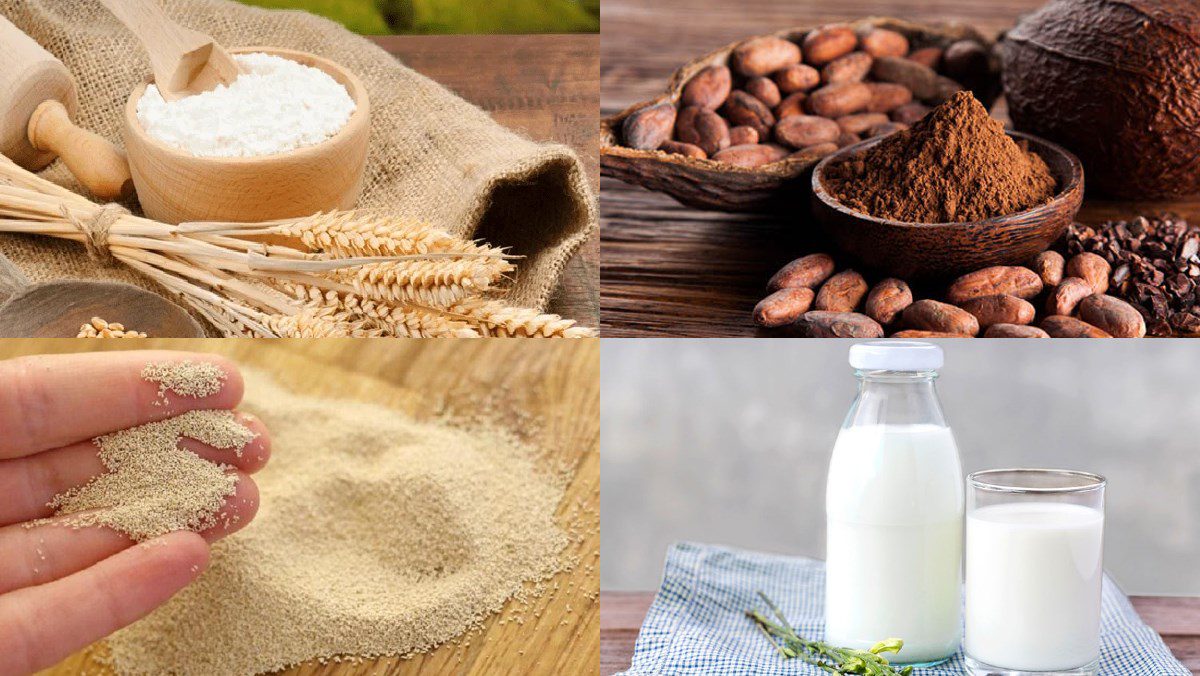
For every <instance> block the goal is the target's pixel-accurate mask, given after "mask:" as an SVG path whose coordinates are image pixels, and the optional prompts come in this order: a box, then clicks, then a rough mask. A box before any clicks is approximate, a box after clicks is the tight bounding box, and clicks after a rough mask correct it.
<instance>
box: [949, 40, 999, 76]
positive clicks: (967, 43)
mask: <svg viewBox="0 0 1200 676" xmlns="http://www.w3.org/2000/svg"><path fill="white" fill-rule="evenodd" d="M989 69H990V67H989V65H988V53H987V50H986V49H984V47H983V45H981V44H979V43H978V42H975V41H974V40H959V41H958V42H954V43H952V44H951V45H950V46H949V47H947V48H946V53H945V54H943V55H942V66H941V70H942V72H943V73H945V74H946V75H949V76H950V77H952V78H954V79H955V80H958V81H959V82H981V81H982V80H983V79H984V78H986V77H987V75H988V71H989Z"/></svg>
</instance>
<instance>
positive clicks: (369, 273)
mask: <svg viewBox="0 0 1200 676" xmlns="http://www.w3.org/2000/svg"><path fill="white" fill-rule="evenodd" d="M512 270H513V266H512V264H511V263H509V262H508V261H506V260H504V259H495V258H466V259H444V260H431V261H403V262H396V263H393V262H385V263H369V264H366V265H362V266H360V267H358V268H356V269H344V270H334V271H332V272H330V273H328V276H329V278H330V279H333V280H335V281H338V282H342V283H344V284H349V285H350V286H353V287H354V288H355V289H356V290H357V291H358V292H359V293H360V294H361V295H363V296H365V297H367V298H371V299H374V300H380V301H386V302H389V303H406V302H407V303H413V302H415V303H421V304H425V305H432V306H434V307H444V306H446V305H449V304H451V303H454V302H456V301H459V300H462V299H463V298H466V297H467V296H469V295H474V294H478V293H480V292H482V291H486V290H487V289H488V288H490V287H491V286H492V284H493V283H494V282H496V281H497V280H499V279H500V278H501V277H502V276H503V275H505V274H506V273H509V272H512Z"/></svg>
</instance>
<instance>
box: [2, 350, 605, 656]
mask: <svg viewBox="0 0 1200 676" xmlns="http://www.w3.org/2000/svg"><path fill="white" fill-rule="evenodd" d="M129 348H159V349H177V350H196V351H202V352H217V353H221V354H224V355H226V356H228V357H230V358H231V359H233V360H234V361H235V362H237V363H238V364H240V365H242V366H243V367H255V368H259V369H262V370H265V371H267V372H268V373H270V374H271V375H272V376H274V377H275V378H276V379H277V380H278V381H279V382H280V383H281V384H282V385H283V386H284V387H286V388H288V389H289V390H292V391H295V392H299V393H304V394H309V395H313V396H321V397H336V398H348V399H356V400H360V401H369V402H373V403H376V404H379V405H381V406H387V407H390V408H396V409H399V410H404V411H406V412H409V413H410V414H412V415H414V416H417V417H424V416H434V415H438V412H439V411H443V410H457V411H464V412H469V411H470V410H474V409H473V408H469V407H475V406H478V403H479V401H480V396H481V393H487V392H491V393H503V395H502V400H501V401H498V402H495V404H496V406H497V409H496V410H498V411H500V412H502V413H503V412H511V415H512V421H514V422H517V423H518V424H521V423H523V422H524V421H530V420H532V421H536V423H535V424H536V425H537V430H538V431H537V441H538V444H539V445H540V446H542V447H544V448H545V449H546V456H545V461H546V462H547V463H548V464H549V465H550V466H553V467H555V468H559V467H561V468H563V469H564V470H567V471H570V472H571V478H570V480H569V483H568V484H567V487H566V493H565V495H564V496H563V500H562V502H561V504H560V505H559V517H560V518H561V519H563V520H564V522H574V523H577V524H578V526H579V528H578V531H577V532H576V533H575V534H574V537H573V538H572V539H571V542H570V544H568V546H567V551H566V555H567V557H568V558H570V559H574V560H576V561H578V563H577V564H576V565H575V566H574V568H572V569H571V570H569V571H564V572H561V573H559V574H558V575H556V576H555V577H554V578H552V579H551V580H550V581H548V582H547V586H548V588H552V589H553V590H554V591H552V592H551V591H546V592H544V593H541V594H540V595H534V597H533V598H532V599H531V601H532V605H530V606H529V607H528V609H524V610H522V613H521V614H522V616H523V618H524V619H523V620H522V621H520V622H514V621H508V622H505V621H501V620H502V618H503V617H504V615H505V613H507V612H508V611H509V610H510V609H515V608H524V606H522V605H521V604H520V603H517V602H513V603H512V604H510V607H506V608H505V609H504V610H503V611H501V613H499V614H497V615H493V616H492V617H490V618H488V619H487V620H486V621H485V622H484V624H483V626H482V628H481V630H480V631H478V632H475V633H471V634H469V635H467V636H465V637H463V640H460V641H452V642H450V643H446V644H444V645H442V646H441V647H440V648H438V649H436V650H433V651H430V652H428V653H424V654H421V655H417V656H415V657H413V658H411V659H399V658H381V659H374V660H365V661H363V662H361V663H340V664H338V663H335V664H327V665H321V664H317V663H316V662H312V663H306V664H303V665H301V666H298V667H295V668H293V669H288V670H286V671H283V672H280V673H281V674H285V675H287V676H351V675H362V676H366V675H367V674H370V675H371V676H385V675H386V676H400V675H405V674H439V675H440V674H447V675H454V676H468V675H471V676H474V675H477V674H478V675H481V676H482V675H483V674H535V675H541V674H546V675H551V674H584V673H594V672H595V669H596V663H597V661H598V660H599V652H600V645H599V640H600V639H599V622H600V608H599V605H600V604H599V599H598V596H599V591H600V578H599V565H598V564H599V550H600V527H599V524H600V517H599V509H600V457H599V456H600V346H599V341H596V340H584V341H560V342H552V343H544V342H541V341H421V340H402V341H395V340H389V339H374V340H372V339H361V338H344V339H339V338H326V339H322V340H262V341H259V340H211V339H209V340H204V339H202V340H191V341H188V340H168V339H159V340H147V341H118V340H50V341H45V340H19V339H12V340H5V341H0V359H5V358H9V357H12V356H16V355H20V354H38V353H45V352H69V351H71V352H78V351H87V350H99V349H129ZM247 396H251V397H252V396H253V393H248V395H247ZM498 396H500V395H498ZM276 450H277V451H278V450H280V449H276ZM248 527H249V528H253V527H254V525H253V523H251V524H250V526H248ZM104 652H105V648H104V647H103V642H101V643H98V644H96V645H94V646H92V647H91V648H89V649H86V650H84V651H81V652H80V653H77V654H76V655H74V656H72V657H70V658H68V659H67V660H65V661H64V662H62V663H60V664H59V665H57V666H56V667H54V668H52V669H50V670H47V671H45V672H43V673H42V675H41V676H72V675H76V674H81V673H85V674H91V675H92V676H109V675H111V674H112V670H111V669H110V668H108V667H106V666H104V665H103V664H100V663H99V661H100V660H102V659H103V655H104Z"/></svg>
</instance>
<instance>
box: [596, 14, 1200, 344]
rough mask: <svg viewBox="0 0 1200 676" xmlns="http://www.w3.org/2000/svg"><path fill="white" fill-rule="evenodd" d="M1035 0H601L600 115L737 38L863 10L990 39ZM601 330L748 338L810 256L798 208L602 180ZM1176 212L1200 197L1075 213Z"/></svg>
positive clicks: (1194, 210) (1100, 217) (1192, 207)
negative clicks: (742, 210)
mask: <svg viewBox="0 0 1200 676" xmlns="http://www.w3.org/2000/svg"><path fill="white" fill-rule="evenodd" d="M1043 2H1044V0H988V1H987V2H962V1H961V0H931V1H928V2H922V1H918V0H808V1H807V2H790V1H789V0H745V1H744V2H734V3H731V2H719V1H717V0H658V1H656V2H648V1H647V0H604V3H603V5H602V7H601V19H602V29H601V30H602V36H603V46H602V48H601V69H600V101H601V106H600V107H601V114H602V115H612V114H615V113H617V112H620V111H621V110H623V109H625V108H626V107H628V106H630V105H632V104H634V103H637V102H638V101H643V100H646V99H650V98H653V97H654V96H656V95H657V94H659V93H661V92H662V90H663V89H664V88H665V87H666V84H667V79H668V77H669V76H670V75H671V73H672V72H673V71H674V70H675V69H676V68H678V67H679V66H681V65H682V64H684V63H686V62H687V61H689V60H690V59H692V58H695V57H696V56H699V55H701V54H704V53H706V52H708V51H711V50H713V49H716V48H718V47H720V46H722V45H724V44H726V43H729V42H732V41H734V40H738V39H740V38H743V37H746V36H749V35H757V34H760V33H768V32H771V31H775V30H780V29H782V28H787V27H791V26H801V25H809V24H820V23H825V22H829V21H840V20H846V19H856V18H861V17H866V16H872V15H877V16H893V17H898V18H901V19H908V20H911V21H919V22H930V23H933V22H940V21H963V22H967V23H970V24H972V25H974V26H976V27H977V28H979V29H980V30H981V31H982V32H984V34H986V35H994V34H996V33H998V32H999V31H1002V30H1004V29H1006V28H1008V27H1011V26H1012V25H1013V23H1014V22H1015V21H1016V19H1017V17H1018V16H1019V15H1020V14H1022V13H1025V12H1029V11H1031V10H1033V9H1034V8H1036V7H1039V6H1040V5H1042V4H1043ZM600 190H601V193H600V221H601V247H602V249H603V266H602V269H601V280H602V282H601V288H600V326H601V333H602V334H603V335H605V336H654V335H657V336H754V335H758V334H759V332H758V331H757V329H756V328H755V327H754V325H753V324H752V323H751V322H750V311H751V310H752V309H753V307H754V304H755V303H757V302H758V301H759V300H760V299H761V298H762V297H763V295H764V287H765V286H766V282H767V280H768V279H769V278H770V276H771V275H772V274H773V273H774V272H775V271H776V270H777V269H778V268H779V267H780V266H781V265H783V264H784V263H786V262H787V261H789V260H792V259H793V258H796V257H798V256H800V255H803V254H804V253H806V252H808V251H811V250H812V249H811V247H812V244H811V241H810V238H811V233H812V232H813V231H814V230H815V229H816V225H815V223H812V222H811V220H810V217H809V215H808V213H807V210H804V211H803V212H801V213H798V214H797V215H796V216H795V218H791V219H786V218H779V217H765V216H747V215H734V214H724V213H718V212H703V211H697V210H694V209H689V208H687V207H684V206H681V205H680V204H679V203H677V202H675V201H674V200H673V199H671V198H670V197H667V196H665V195H662V194H660V193H655V192H650V191H648V190H645V189H642V188H639V187H635V186H631V185H627V184H625V183H622V182H620V181H617V180H615V179H609V178H606V179H602V180H601V184H600ZM1164 210H1167V211H1174V212H1176V213H1179V214H1181V215H1183V216H1184V217H1186V218H1188V219H1189V220H1192V219H1196V220H1200V197H1197V198H1193V199H1188V200H1179V201H1173V202H1140V203H1137V202H1104V201H1097V200H1088V201H1086V202H1085V204H1084V208H1083V211H1082V212H1081V213H1080V215H1079V220H1081V221H1083V222H1090V223H1094V222H1099V221H1104V220H1107V219H1110V218H1116V217H1129V216H1133V215H1136V214H1139V213H1154V212H1159V211H1164Z"/></svg>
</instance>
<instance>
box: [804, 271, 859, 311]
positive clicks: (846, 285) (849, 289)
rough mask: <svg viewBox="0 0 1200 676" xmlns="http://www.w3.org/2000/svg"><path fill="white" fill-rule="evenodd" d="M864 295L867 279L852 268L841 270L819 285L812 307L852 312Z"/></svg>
mask: <svg viewBox="0 0 1200 676" xmlns="http://www.w3.org/2000/svg"><path fill="white" fill-rule="evenodd" d="M866 295H867V280H865V279H863V276H862V275H860V274H858V273H857V272H855V271H854V270H843V271H841V272H839V273H837V274H836V275H834V276H832V277H830V278H829V279H828V280H826V281H825V283H824V284H822V285H821V288H820V289H819V290H818V291H817V299H816V301H814V302H813V308H814V309H816V310H828V311H830V312H853V311H854V309H855V308H857V307H858V304H859V303H861V302H862V300H863V297H864V296H866Z"/></svg>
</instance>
